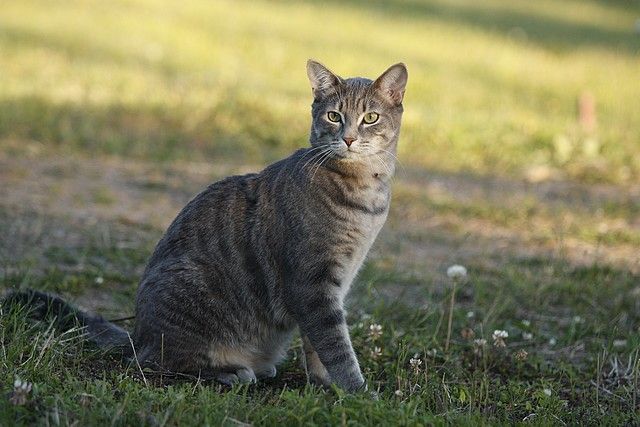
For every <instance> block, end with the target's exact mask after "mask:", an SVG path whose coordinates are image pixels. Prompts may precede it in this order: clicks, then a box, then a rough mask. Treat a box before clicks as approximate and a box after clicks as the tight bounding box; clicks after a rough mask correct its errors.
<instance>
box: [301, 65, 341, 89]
mask: <svg viewBox="0 0 640 427" xmlns="http://www.w3.org/2000/svg"><path fill="white" fill-rule="evenodd" d="M307 76H309V82H310V83H311V89H313V96H314V97H315V98H320V97H322V96H326V95H329V94H331V93H333V92H335V91H336V90H337V88H338V86H339V85H340V84H342V79H341V78H340V76H338V75H336V74H334V73H332V72H331V70H329V69H328V68H327V67H325V66H324V65H322V64H321V63H319V62H317V61H314V60H313V59H310V60H308V61H307Z"/></svg>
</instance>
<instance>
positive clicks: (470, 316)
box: [467, 311, 476, 319]
mask: <svg viewBox="0 0 640 427" xmlns="http://www.w3.org/2000/svg"><path fill="white" fill-rule="evenodd" d="M474 317H476V313H475V312H473V311H467V319H473V318H474Z"/></svg>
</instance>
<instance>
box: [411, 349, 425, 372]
mask: <svg viewBox="0 0 640 427" xmlns="http://www.w3.org/2000/svg"><path fill="white" fill-rule="evenodd" d="M409 365H410V366H411V368H412V369H413V372H414V373H415V374H417V373H418V372H420V366H421V365H422V360H421V359H420V355H419V354H417V353H416V354H414V355H413V357H412V358H411V359H409Z"/></svg>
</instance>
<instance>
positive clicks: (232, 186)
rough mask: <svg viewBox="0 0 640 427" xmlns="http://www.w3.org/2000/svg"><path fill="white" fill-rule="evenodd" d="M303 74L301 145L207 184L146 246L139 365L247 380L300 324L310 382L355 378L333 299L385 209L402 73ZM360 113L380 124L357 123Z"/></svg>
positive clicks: (320, 69)
mask: <svg viewBox="0 0 640 427" xmlns="http://www.w3.org/2000/svg"><path fill="white" fill-rule="evenodd" d="M307 70H308V74H309V79H310V81H311V85H312V88H313V94H314V101H313V105H312V126H311V135H310V143H311V147H309V148H305V149H301V150H298V151H296V152H295V153H293V154H292V155H291V156H290V157H288V158H286V159H284V160H281V161H279V162H277V163H275V164H273V165H271V166H268V167H267V168H266V169H264V170H263V171H262V172H260V173H256V174H249V175H243V176H233V177H229V178H227V179H224V180H222V181H220V182H217V183H215V184H212V185H211V186H209V187H208V188H207V189H205V190H204V191H203V192H202V193H200V194H199V195H197V196H196V197H195V198H194V199H193V200H192V201H190V202H189V203H188V204H187V206H185V208H184V209H183V210H182V211H181V212H180V213H179V215H178V216H177V218H176V219H175V220H174V221H173V223H172V224H171V226H170V227H169V229H168V230H167V232H166V234H165V235H164V237H163V238H162V239H161V240H160V242H159V243H158V245H157V247H156V248H155V251H154V253H153V255H152V257H151V259H150V260H149V263H148V265H147V268H146V270H145V272H144V275H143V277H142V280H141V283H140V286H139V289H138V293H137V298H136V320H135V328H134V331H133V334H132V338H133V342H134V345H135V348H136V353H137V357H138V359H139V361H140V363H143V364H154V365H161V366H162V367H163V368H165V369H169V370H174V371H181V372H198V371H209V372H212V373H213V374H214V375H216V376H217V378H218V379H219V380H220V381H222V382H228V383H230V382H234V381H237V380H240V381H255V380H256V378H259V377H261V376H273V375H275V366H276V365H277V364H278V362H280V361H281V360H282V358H283V357H284V355H285V352H286V350H287V347H288V345H289V342H290V339H291V337H292V335H293V333H294V331H295V329H296V328H299V330H300V332H301V334H302V336H303V341H304V347H305V354H306V357H307V368H308V371H309V374H310V377H311V378H312V379H313V380H315V381H317V382H319V383H322V384H329V383H335V384H337V385H338V386H340V387H342V388H344V389H346V390H350V391H354V390H358V389H361V388H363V387H364V379H363V376H362V374H361V372H360V368H359V365H358V361H357V358H356V355H355V353H354V350H353V348H352V345H351V341H350V338H349V333H348V329H347V324H346V321H345V311H344V308H343V301H344V298H345V295H346V294H347V292H348V290H349V287H350V285H351V282H352V281H353V279H354V277H355V275H356V273H357V271H358V269H359V268H360V266H361V265H362V262H363V260H364V258H365V256H366V254H367V252H368V250H369V248H370V247H371V244H372V243H373V241H374V239H375V238H376V235H377V234H378V232H379V231H380V228H381V227H382V225H383V224H384V222H385V219H386V217H387V213H388V210H389V201H390V179H391V178H392V175H393V173H394V160H395V153H396V145H397V141H398V136H399V130H400V120H401V116H402V96H403V93H404V87H405V84H406V79H407V72H406V69H405V67H404V65H402V64H397V65H395V66H393V67H391V68H390V69H389V70H387V71H386V72H385V73H384V74H383V75H382V76H381V77H379V78H378V79H377V80H376V81H375V82H372V81H371V80H367V79H363V78H353V79H342V78H340V77H338V76H336V75H335V74H333V73H331V72H330V71H329V70H328V69H326V68H325V67H324V66H322V65H320V64H319V63H317V62H313V61H309V63H308V66H307ZM328 111H336V112H339V113H340V115H341V117H342V119H341V120H342V121H341V122H340V123H334V122H331V121H330V120H329V119H328V117H327V113H328ZM366 112H376V113H378V114H379V119H378V121H377V122H376V123H374V124H371V125H365V124H363V123H362V117H363V114H364V113H366ZM349 138H351V139H353V142H352V143H351V145H350V146H349V147H348V146H347V144H346V143H345V140H347V139H349Z"/></svg>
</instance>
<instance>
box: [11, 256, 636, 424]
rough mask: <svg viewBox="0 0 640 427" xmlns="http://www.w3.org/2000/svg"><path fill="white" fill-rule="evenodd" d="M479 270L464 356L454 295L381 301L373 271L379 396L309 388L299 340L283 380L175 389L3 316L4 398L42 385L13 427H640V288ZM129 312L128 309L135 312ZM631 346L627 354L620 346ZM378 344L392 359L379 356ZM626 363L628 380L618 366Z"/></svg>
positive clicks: (177, 382)
mask: <svg viewBox="0 0 640 427" xmlns="http://www.w3.org/2000/svg"><path fill="white" fill-rule="evenodd" d="M470 271H471V276H470V279H471V280H470V282H469V283H467V284H465V285H463V286H462V287H461V289H460V290H459V298H458V299H459V301H458V304H457V306H456V308H455V311H454V323H453V325H454V327H453V330H454V335H453V336H454V338H453V341H452V346H451V348H450V350H449V352H445V351H444V350H443V342H444V338H445V334H446V324H445V320H443V319H444V315H445V313H446V307H445V305H446V301H447V300H448V298H447V295H444V296H443V297H442V298H438V297H433V298H432V300H431V304H429V306H428V307H423V308H417V307H412V306H410V305H407V304H404V303H402V302H395V303H393V302H389V301H381V300H380V299H378V298H376V297H375V292H372V290H373V289H375V288H376V287H377V286H378V282H377V280H378V278H380V274H381V272H380V271H378V270H376V268H375V267H373V266H371V265H370V266H368V267H367V268H365V270H364V272H363V274H362V275H361V279H360V281H359V285H358V287H357V290H356V293H355V295H354V298H352V299H351V306H352V310H351V316H350V324H351V334H352V337H353V342H354V346H355V348H356V349H357V351H358V353H359V357H360V361H361V365H362V368H363V370H364V372H365V374H366V376H367V378H368V381H369V386H370V388H371V389H372V390H375V391H377V393H378V398H377V399H374V398H373V397H372V396H371V394H370V393H359V394H355V395H346V394H344V393H342V392H341V391H339V390H331V391H323V390H320V389H317V388H314V387H311V386H308V385H305V381H304V371H303V370H302V368H301V367H300V357H301V348H300V344H299V343H298V342H295V343H294V345H293V346H292V348H291V350H290V352H289V354H290V357H289V361H288V362H287V363H286V364H285V365H284V366H283V367H282V368H281V370H280V374H279V377H278V378H276V379H275V380H270V381H268V382H266V383H263V384H259V385H257V386H239V387H236V388H233V389H227V388H224V387H222V386H217V385H215V384H211V383H210V382H208V381H199V380H196V379H192V380H188V379H176V378H171V377H170V378H166V377H165V378H162V377H160V376H159V375H158V374H154V373H153V372H151V371H145V373H146V375H144V376H143V375H142V374H141V373H140V372H139V371H138V370H137V368H136V366H135V365H133V366H129V367H127V366H125V365H122V364H121V363H119V362H118V361H117V360H116V359H114V358H112V357H105V356H103V355H101V354H100V353H98V352H96V351H95V350H92V349H91V348H90V347H89V346H86V345H83V343H82V341H81V338H80V336H79V334H78V331H76V332H71V333H66V334H60V332H59V331H55V330H54V329H52V328H51V326H49V325H48V324H46V323H36V322H33V321H29V320H27V319H26V318H25V313H24V311H23V310H22V311H21V310H18V309H16V308H12V309H10V308H7V307H2V311H3V313H2V317H0V322H1V323H0V327H1V328H0V337H1V344H2V348H1V352H0V364H1V365H2V366H3V367H4V369H3V373H2V378H1V381H2V382H3V383H4V384H5V386H4V391H6V392H9V391H10V389H11V387H10V384H11V383H12V382H13V381H14V379H15V377H20V378H22V379H25V380H28V381H30V382H32V383H33V384H34V388H33V391H32V392H31V393H30V394H29V396H28V402H27V404H26V405H24V406H14V405H10V404H8V403H7V401H6V400H4V399H3V401H2V403H0V423H1V424H2V425H16V424H18V425H22V424H31V423H39V424H61V425H73V424H74V423H78V424H79V425H103V424H111V425H132V424H139V423H146V424H149V425H156V423H157V424H161V425H178V424H180V425H185V424H190V425H203V424H207V425H220V424H222V425H232V424H234V423H237V422H243V423H255V424H268V425H282V424H283V423H285V424H343V423H351V424H353V423H355V424H364V425H371V424H380V423H382V424H412V425H414V424H428V423H435V424H443V423H450V422H451V423H455V424H463V425H465V424H468V425H476V424H478V423H480V424H484V423H489V424H504V423H516V422H519V421H522V420H523V419H525V418H526V419H527V420H529V421H531V422H532V423H534V424H537V425H549V424H553V425H555V424H557V423H558V422H563V423H568V424H578V423H593V424H596V423H598V424H622V423H630V424H633V423H637V422H638V421H640V420H639V419H638V418H637V412H635V414H634V410H633V408H634V405H637V404H638V402H637V396H636V394H637V391H638V389H637V382H638V376H640V367H638V362H637V360H638V359H637V355H638V351H639V350H640V333H639V332H638V330H637V325H638V323H639V321H640V316H639V314H638V313H639V311H638V307H637V296H636V297H635V298H634V297H633V295H636V294H637V283H638V280H639V279H640V277H638V276H634V275H632V274H630V273H628V272H624V271H617V270H613V269H610V268H604V267H596V266H594V267H588V268H568V267H566V266H564V265H562V264H558V263H556V262H554V261H552V260H547V259H532V260H529V261H526V262H525V261H523V262H513V263H509V264H508V265H505V266H503V268H502V269H501V270H500V271H494V270H484V269H481V268H480V267H476V266H470ZM52 278H55V279H56V280H52V281H50V282H49V283H48V284H47V283H45V284H43V283H42V282H30V281H29V280H27V281H26V283H25V280H24V277H8V278H5V284H6V285H7V286H15V285H18V284H22V285H23V286H25V285H26V286H35V287H44V288H45V289H49V290H63V289H65V286H66V285H65V284H64V283H65V280H58V279H59V277H56V276H52ZM387 279H389V278H388V277H387ZM395 279H396V280H398V279H400V278H399V277H396V278H395ZM85 282H89V283H90V281H88V280H85ZM55 283H57V284H58V285H56V284H55ZM409 285H412V286H413V285H414V284H413V283H411V282H410V283H409ZM396 286H397V287H402V286H405V283H403V282H397V283H396ZM133 288H134V285H130V287H129V289H133ZM423 292H428V290H427V289H424V290H423ZM129 301H130V300H129ZM541 307H544V310H541ZM120 309H121V310H124V311H125V312H128V310H131V309H132V306H131V302H128V303H126V302H125V303H124V306H123V307H121V308H120ZM470 311H473V316H472V317H470V315H469V314H468V313H469V312H470ZM612 313H615V315H613V316H612V315H611V314H612ZM373 323H380V324H381V325H382V327H383V333H382V336H381V337H380V338H377V339H373V338H372V337H371V335H370V334H369V332H368V327H369V325H371V324H373ZM464 328H468V329H470V330H473V331H474V333H475V337H476V338H479V337H484V338H486V339H487V340H488V345H487V346H486V347H484V350H483V351H480V352H479V353H478V352H476V351H475V349H476V347H475V346H474V344H473V341H472V340H471V339H469V338H467V339H465V338H463V337H462V336H461V335H460V334H461V331H462V330H463V329H464ZM494 329H505V330H507V331H508V332H509V338H508V339H507V340H506V341H507V347H505V348H500V347H495V346H493V345H492V340H491V332H492V331H493V330H494ZM524 333H530V334H532V335H533V339H531V340H526V339H524V338H523V334H524ZM620 339H624V340H625V341H624V343H623V344H620V343H616V344H615V345H614V341H616V340H620ZM551 341H555V343H554V344H552V343H551ZM375 347H379V348H380V354H379V355H374V354H373V353H372V351H373V350H374V348H375ZM522 350H524V351H526V352H527V353H528V356H527V357H526V359H525V360H519V359H518V353H519V352H521V351H522ZM415 354H418V355H419V356H418V357H419V358H420V359H421V360H422V361H423V362H422V365H421V366H420V369H419V370H418V371H415V370H414V369H413V368H412V367H411V366H410V362H409V360H410V358H412V357H414V355H415ZM615 361H618V362H619V365H622V368H621V369H620V368H619V369H618V370H614V369H613V367H614V366H615V365H614V364H615V363H616V362H615ZM628 363H631V365H630V368H629V370H628V371H627V370H626V367H627V364H628ZM143 377H144V378H143ZM597 387H600V388H599V389H598V388H597ZM634 390H635V391H634ZM635 407H636V408H637V406H635Z"/></svg>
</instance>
